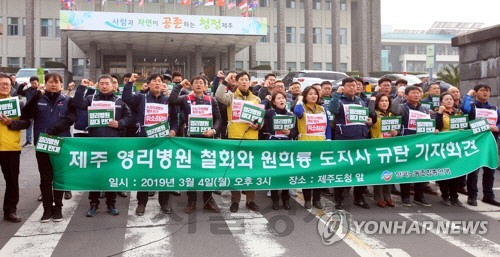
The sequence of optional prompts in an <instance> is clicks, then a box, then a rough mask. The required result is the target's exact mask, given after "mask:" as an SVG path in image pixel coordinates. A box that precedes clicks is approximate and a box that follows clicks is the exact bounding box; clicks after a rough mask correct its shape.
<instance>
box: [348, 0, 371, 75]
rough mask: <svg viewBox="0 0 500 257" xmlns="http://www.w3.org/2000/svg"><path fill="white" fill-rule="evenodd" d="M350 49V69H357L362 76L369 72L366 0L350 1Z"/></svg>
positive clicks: (368, 26) (368, 31)
mask: <svg viewBox="0 0 500 257" xmlns="http://www.w3.org/2000/svg"><path fill="white" fill-rule="evenodd" d="M351 9H352V10H351V11H352V12H351V17H352V18H351V21H352V22H351V23H352V30H351V46H352V47H351V51H352V63H351V66H352V69H351V70H352V71H359V72H361V73H362V75H364V76H368V72H369V65H368V64H369V61H368V60H369V58H370V54H369V53H368V52H369V40H368V38H369V36H370V35H369V33H370V30H371V25H370V24H368V22H369V21H371V19H368V16H369V15H368V13H369V12H368V0H357V1H353V2H352V8H351Z"/></svg>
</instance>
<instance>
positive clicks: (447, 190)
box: [432, 93, 467, 207]
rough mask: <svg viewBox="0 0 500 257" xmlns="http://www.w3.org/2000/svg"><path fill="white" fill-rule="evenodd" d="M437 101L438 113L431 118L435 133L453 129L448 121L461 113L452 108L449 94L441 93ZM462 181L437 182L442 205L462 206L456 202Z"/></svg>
mask: <svg viewBox="0 0 500 257" xmlns="http://www.w3.org/2000/svg"><path fill="white" fill-rule="evenodd" d="M439 100H440V103H441V105H440V106H439V109H438V111H437V112H435V113H433V114H432V118H433V119H436V132H440V131H449V130H451V129H453V128H452V125H453V124H452V123H451V122H450V120H451V119H452V118H453V116H460V115H462V111H460V109H457V108H455V107H454V104H455V101H454V99H453V96H452V95H451V94H450V93H443V94H442V95H441V96H440V98H439ZM465 124H467V123H465ZM455 129H456V128H455ZM462 179H463V178H462V177H457V178H452V179H446V180H441V181H439V183H438V184H439V189H440V190H441V198H443V200H442V201H441V203H442V204H443V205H446V206H450V205H455V206H459V207H462V206H463V204H462V202H460V200H458V188H459V186H460V183H461V181H462Z"/></svg>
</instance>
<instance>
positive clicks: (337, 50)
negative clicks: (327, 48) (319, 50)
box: [331, 0, 340, 71]
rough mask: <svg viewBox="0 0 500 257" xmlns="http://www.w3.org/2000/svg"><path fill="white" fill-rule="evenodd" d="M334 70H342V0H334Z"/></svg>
mask: <svg viewBox="0 0 500 257" xmlns="http://www.w3.org/2000/svg"><path fill="white" fill-rule="evenodd" d="M331 11H332V69H333V70H334V71H339V70H340V0H332V9H331Z"/></svg>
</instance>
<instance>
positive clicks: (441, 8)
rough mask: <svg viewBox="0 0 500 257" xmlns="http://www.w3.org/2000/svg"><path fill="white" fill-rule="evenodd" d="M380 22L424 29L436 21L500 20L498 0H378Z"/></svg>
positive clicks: (486, 24)
mask: <svg viewBox="0 0 500 257" xmlns="http://www.w3.org/2000/svg"><path fill="white" fill-rule="evenodd" d="M381 2H382V26H384V25H392V26H393V28H394V29H419V30H425V29H428V28H430V27H431V26H432V24H433V23H434V22H435V21H448V22H481V23H484V25H483V28H485V27H488V26H492V25H497V24H500V0H381Z"/></svg>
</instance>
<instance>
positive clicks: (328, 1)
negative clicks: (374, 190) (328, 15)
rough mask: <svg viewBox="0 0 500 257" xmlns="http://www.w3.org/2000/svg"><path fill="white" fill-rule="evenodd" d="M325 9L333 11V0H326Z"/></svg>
mask: <svg viewBox="0 0 500 257" xmlns="http://www.w3.org/2000/svg"><path fill="white" fill-rule="evenodd" d="M325 9H326V10H331V9H332V0H325Z"/></svg>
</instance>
